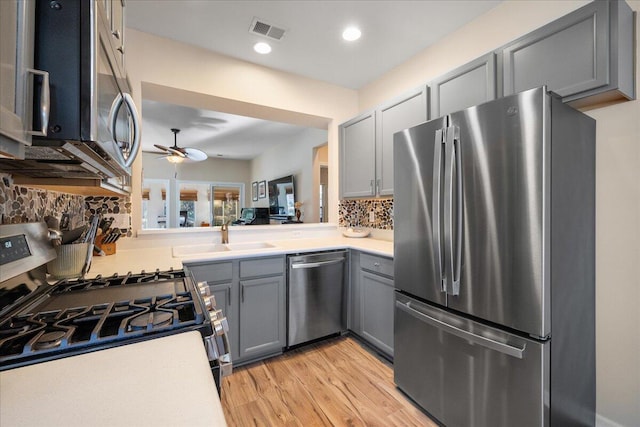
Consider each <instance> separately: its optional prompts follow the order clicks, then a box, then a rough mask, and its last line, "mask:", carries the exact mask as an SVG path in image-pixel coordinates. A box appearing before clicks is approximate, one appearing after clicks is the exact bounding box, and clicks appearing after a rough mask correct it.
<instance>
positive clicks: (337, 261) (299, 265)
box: [291, 258, 344, 269]
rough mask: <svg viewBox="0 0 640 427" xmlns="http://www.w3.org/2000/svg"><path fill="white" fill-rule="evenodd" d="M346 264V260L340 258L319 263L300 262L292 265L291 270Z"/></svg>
mask: <svg viewBox="0 0 640 427" xmlns="http://www.w3.org/2000/svg"><path fill="white" fill-rule="evenodd" d="M342 262H344V258H339V259H331V260H329V261H318V262H298V263H295V262H294V263H291V268H292V269H298V268H316V267H322V266H325V265H332V264H340V263H342Z"/></svg>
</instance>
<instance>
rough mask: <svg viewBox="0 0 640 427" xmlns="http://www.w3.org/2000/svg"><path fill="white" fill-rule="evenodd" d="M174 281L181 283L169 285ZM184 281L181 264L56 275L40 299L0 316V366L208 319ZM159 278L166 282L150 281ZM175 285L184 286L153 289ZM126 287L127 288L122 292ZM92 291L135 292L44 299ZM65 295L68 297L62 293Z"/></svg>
mask: <svg viewBox="0 0 640 427" xmlns="http://www.w3.org/2000/svg"><path fill="white" fill-rule="evenodd" d="M175 282H180V283H182V282H184V283H183V284H182V286H175V285H173V284H174V283H175ZM187 282H189V283H192V282H191V281H190V280H189V279H188V278H185V274H184V271H182V270H170V271H165V272H161V271H155V272H152V273H145V272H142V273H140V274H127V275H125V276H117V275H114V276H109V277H101V276H98V277H96V278H95V279H91V280H84V279H74V280H63V281H60V282H58V283H56V285H54V286H53V287H52V289H51V291H50V292H49V293H48V296H47V298H46V299H45V301H46V302H45V303H42V304H39V303H34V304H32V306H31V308H28V309H25V310H24V311H22V312H19V313H18V314H15V315H13V316H11V317H8V318H5V319H0V368H2V367H4V366H10V365H13V364H15V363H19V364H20V365H19V366H21V364H24V363H23V361H30V360H40V359H43V358H44V359H46V360H49V359H52V358H55V357H60V356H61V355H67V354H79V353H82V352H86V351H91V350H92V349H94V348H104V347H109V346H112V345H119V344H120V343H127V342H129V341H131V340H133V341H139V340H141V339H147V338H152V337H154V336H158V335H164V334H170V333H176V332H182V331H184V330H185V329H202V328H203V327H206V326H207V325H209V322H208V321H207V320H208V319H207V317H206V314H205V313H206V309H204V308H203V307H202V302H201V301H200V299H199V298H198V297H197V296H196V295H195V293H196V292H197V291H195V289H194V287H193V285H192V284H191V285H187ZM162 283H168V284H170V285H171V286H155V284H162ZM103 288H119V291H118V292H117V293H116V294H113V292H111V291H109V290H108V289H103ZM177 288H182V289H184V292H179V291H173V292H163V293H161V294H158V295H156V294H154V293H158V292H160V291H161V290H162V291H166V290H167V289H177ZM127 289H130V290H131V292H126V290H127ZM96 292H97V293H98V294H100V296H104V295H108V296H112V295H118V298H119V299H122V298H120V297H121V296H122V295H127V293H129V294H130V296H132V295H135V296H134V297H133V298H132V299H128V300H117V301H93V297H92V298H89V300H92V301H91V303H89V304H86V305H78V306H64V307H55V306H56V304H49V303H50V302H52V301H53V302H56V301H57V302H60V301H78V300H80V301H84V299H77V298H75V296H77V295H84V294H85V293H86V294H95V293H96ZM104 292H107V294H104ZM141 294H143V296H141ZM67 295H72V296H74V298H73V299H69V298H66V297H67ZM59 305H62V304H59ZM51 307H55V309H53V308H51ZM201 332H203V333H210V332H207V331H201Z"/></svg>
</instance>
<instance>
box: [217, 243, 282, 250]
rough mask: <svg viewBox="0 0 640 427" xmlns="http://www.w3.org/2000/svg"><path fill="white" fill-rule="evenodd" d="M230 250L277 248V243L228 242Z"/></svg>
mask: <svg viewBox="0 0 640 427" xmlns="http://www.w3.org/2000/svg"><path fill="white" fill-rule="evenodd" d="M227 247H228V248H229V250H230V251H249V250H252V249H267V248H275V247H276V246H275V245H272V244H271V243H267V242H249V243H227Z"/></svg>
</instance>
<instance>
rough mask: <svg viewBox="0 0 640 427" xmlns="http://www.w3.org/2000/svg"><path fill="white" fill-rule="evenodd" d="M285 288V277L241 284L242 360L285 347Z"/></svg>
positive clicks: (252, 280)
mask: <svg viewBox="0 0 640 427" xmlns="http://www.w3.org/2000/svg"><path fill="white" fill-rule="evenodd" d="M284 292H285V286H284V278H283V277H282V276H274V277H263V278H261V279H251V280H241V281H240V359H254V358H256V357H258V356H263V355H268V354H273V353H278V352H281V351H282V349H283V348H284V347H285V345H286V343H287V340H286V330H285V328H286V326H285V314H286V311H287V307H286V304H285V294H284Z"/></svg>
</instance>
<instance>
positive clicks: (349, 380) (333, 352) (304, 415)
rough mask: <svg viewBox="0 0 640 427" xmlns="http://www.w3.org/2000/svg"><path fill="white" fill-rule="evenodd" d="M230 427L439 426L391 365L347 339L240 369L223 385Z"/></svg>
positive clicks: (325, 342) (331, 340) (295, 351)
mask: <svg viewBox="0 0 640 427" xmlns="http://www.w3.org/2000/svg"><path fill="white" fill-rule="evenodd" d="M222 407H223V410H224V414H225V417H226V419H227V423H228V425H229V427H241V426H304V427H308V426H337V427H341V426H385V427H386V426H402V427H406V426H428V427H431V426H433V427H435V426H436V424H435V423H433V422H432V421H431V420H430V419H429V418H428V417H427V416H426V415H425V414H424V413H422V412H421V411H420V410H419V409H418V408H416V407H415V406H414V405H413V404H412V403H411V402H410V401H409V400H408V399H407V398H406V397H405V396H404V395H403V394H402V393H401V392H400V391H399V390H398V389H396V387H395V385H394V383H393V368H392V367H391V365H390V364H389V363H388V362H386V361H384V360H383V359H381V358H380V357H378V356H377V355H375V354H373V353H372V352H371V351H370V350H368V349H366V348H364V347H363V346H362V345H361V344H359V343H358V342H357V341H356V340H355V339H354V338H352V337H349V336H345V337H339V338H334V339H330V340H328V341H324V342H321V343H316V344H312V345H309V346H305V347H302V348H298V349H296V350H293V351H289V352H287V353H285V354H283V355H282V356H278V357H274V358H271V359H268V360H265V361H262V362H256V363H254V364H251V365H247V366H244V367H240V368H237V369H235V370H234V373H233V375H231V376H230V377H227V378H225V379H224V380H223V384H222Z"/></svg>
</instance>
